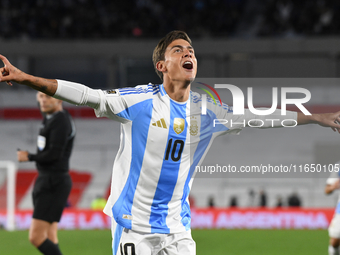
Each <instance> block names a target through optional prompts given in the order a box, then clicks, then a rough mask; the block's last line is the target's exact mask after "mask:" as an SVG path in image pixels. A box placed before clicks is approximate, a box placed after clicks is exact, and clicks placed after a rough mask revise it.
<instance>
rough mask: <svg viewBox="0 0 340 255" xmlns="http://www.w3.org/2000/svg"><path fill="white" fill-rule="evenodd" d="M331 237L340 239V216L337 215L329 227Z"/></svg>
mask: <svg viewBox="0 0 340 255" xmlns="http://www.w3.org/2000/svg"><path fill="white" fill-rule="evenodd" d="M328 234H329V236H330V237H333V238H338V239H340V214H338V213H336V214H335V215H334V217H333V219H332V221H331V224H330V225H329V227H328Z"/></svg>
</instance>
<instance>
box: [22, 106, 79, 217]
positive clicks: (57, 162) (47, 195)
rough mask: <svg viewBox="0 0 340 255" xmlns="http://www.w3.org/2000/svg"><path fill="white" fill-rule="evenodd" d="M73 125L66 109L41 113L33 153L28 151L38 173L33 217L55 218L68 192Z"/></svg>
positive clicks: (63, 205)
mask: <svg viewBox="0 0 340 255" xmlns="http://www.w3.org/2000/svg"><path fill="white" fill-rule="evenodd" d="M75 133H76V131H75V126H74V123H73V120H72V118H71V116H70V114H69V113H68V112H67V111H66V110H62V111H58V112H55V113H53V114H50V115H45V116H44V119H43V122H42V126H41V128H40V132H39V136H38V139H37V153H36V154H29V155H28V158H29V160H30V161H35V162H36V166H37V169H38V172H39V175H38V177H37V179H36V181H35V184H34V189H33V194H32V196H33V206H34V211H33V218H34V219H39V220H44V221H47V222H50V223H52V222H59V221H60V218H61V215H62V212H63V209H64V207H65V206H66V203H67V198H68V196H69V194H70V192H71V187H72V180H71V177H70V175H69V159H70V156H71V152H72V147H73V140H74V137H75Z"/></svg>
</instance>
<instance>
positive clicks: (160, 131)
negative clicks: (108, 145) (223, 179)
mask: <svg viewBox="0 0 340 255" xmlns="http://www.w3.org/2000/svg"><path fill="white" fill-rule="evenodd" d="M207 109H208V110H207V114H206V115H201V97H200V95H199V94H197V93H194V92H191V96H190V99H189V100H188V101H187V102H184V103H180V102H176V101H174V100H172V99H171V98H170V97H169V96H168V95H167V93H166V91H165V90H164V87H163V85H143V86H137V87H135V88H124V89H117V90H111V91H108V92H105V91H104V92H103V91H101V100H100V104H99V106H98V107H97V109H96V110H95V112H96V115H97V117H104V116H105V117H108V118H111V119H115V120H118V121H120V122H121V123H122V130H121V144H120V149H119V151H118V154H117V157H116V159H115V163H114V167H113V175H112V187H111V195H110V197H109V200H108V203H107V206H106V207H105V210H104V212H105V213H107V214H108V215H110V216H112V217H114V219H115V220H116V222H117V223H118V224H119V225H121V226H123V227H125V228H128V229H132V230H135V231H140V232H145V233H177V232H182V231H185V230H188V229H190V208H189V202H188V195H189V191H190V187H191V181H192V175H193V173H194V169H195V166H197V165H199V164H200V163H201V162H202V160H203V158H204V156H205V155H206V153H207V151H208V149H209V147H210V145H211V143H212V141H213V140H214V138H215V137H216V136H218V135H221V134H224V133H228V132H239V131H240V129H241V128H242V127H241V125H242V124H241V121H240V122H239V125H236V126H235V125H234V126H233V128H231V127H230V125H216V127H213V120H214V119H228V120H230V119H233V120H234V122H237V120H238V119H244V118H245V116H236V115H233V114H232V109H231V108H229V107H228V106H227V105H222V106H221V105H220V104H219V105H214V103H213V102H212V101H210V100H208V102H207ZM255 118H256V116H255V115H253V114H251V113H250V112H247V116H246V119H255Z"/></svg>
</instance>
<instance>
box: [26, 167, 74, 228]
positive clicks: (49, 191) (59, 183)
mask: <svg viewBox="0 0 340 255" xmlns="http://www.w3.org/2000/svg"><path fill="white" fill-rule="evenodd" d="M71 188H72V180H71V176H70V175H69V173H61V174H41V173H40V174H39V175H38V177H37V179H36V181H35V184H34V188H33V193H32V197H33V206H34V211H33V218H34V219H38V220H44V221H47V222H51V223H52V222H59V221H60V218H61V215H62V213H63V210H64V208H65V206H66V204H67V199H68V196H69V194H70V192H71Z"/></svg>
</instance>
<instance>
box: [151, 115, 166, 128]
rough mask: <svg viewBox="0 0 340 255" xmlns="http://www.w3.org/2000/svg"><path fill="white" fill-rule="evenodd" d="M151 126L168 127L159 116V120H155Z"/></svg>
mask: <svg viewBox="0 0 340 255" xmlns="http://www.w3.org/2000/svg"><path fill="white" fill-rule="evenodd" d="M152 126H155V127H161V128H165V129H167V128H168V127H167V125H166V123H165V120H164V119H163V118H161V119H160V120H157V121H156V122H154V123H152Z"/></svg>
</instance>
